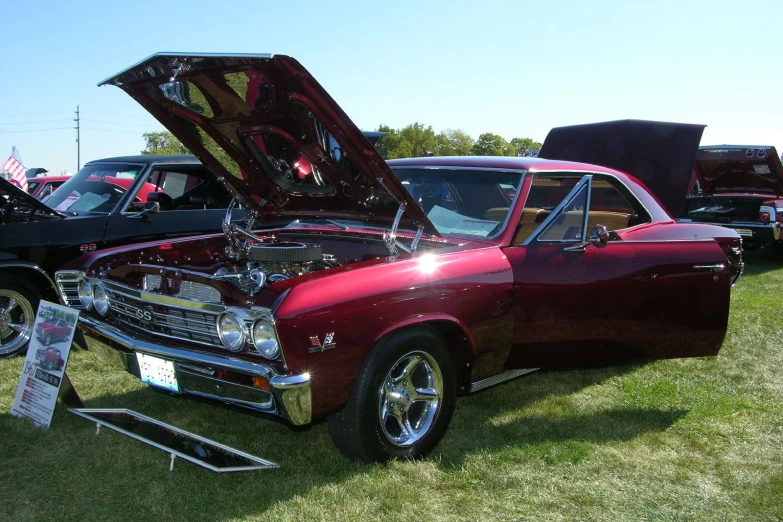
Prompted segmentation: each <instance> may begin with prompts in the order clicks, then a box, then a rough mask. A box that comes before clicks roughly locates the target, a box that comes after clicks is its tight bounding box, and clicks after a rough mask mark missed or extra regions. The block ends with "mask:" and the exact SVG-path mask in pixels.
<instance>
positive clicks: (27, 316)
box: [0, 276, 41, 357]
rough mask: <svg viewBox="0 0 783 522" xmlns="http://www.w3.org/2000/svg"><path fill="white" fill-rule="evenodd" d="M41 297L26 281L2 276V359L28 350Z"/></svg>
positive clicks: (0, 292)
mask: <svg viewBox="0 0 783 522" xmlns="http://www.w3.org/2000/svg"><path fill="white" fill-rule="evenodd" d="M40 300H41V295H40V294H39V293H38V291H37V290H36V289H35V288H33V287H32V286H30V285H28V284H27V283H25V282H24V281H12V280H11V279H9V278H8V277H7V276H0V357H10V356H11V355H15V354H17V353H22V352H24V351H25V350H27V344H28V342H29V341H30V337H31V336H32V333H33V322H34V321H35V310H36V308H38V302H39V301H40Z"/></svg>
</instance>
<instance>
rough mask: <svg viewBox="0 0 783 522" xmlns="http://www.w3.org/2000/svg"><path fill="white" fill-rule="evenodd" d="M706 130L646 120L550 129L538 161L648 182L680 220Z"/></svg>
mask: <svg viewBox="0 0 783 522" xmlns="http://www.w3.org/2000/svg"><path fill="white" fill-rule="evenodd" d="M704 127H705V125H693V124H685V123H669V122H660V121H645V120H618V121H607V122H602V123H589V124H586V125H571V126H568V127H556V128H554V129H552V130H551V131H549V134H548V135H547V137H546V140H544V144H543V145H542V147H541V152H540V153H539V155H538V157H539V158H546V159H558V160H567V161H578V162H581V163H592V164H593V165H602V166H604V167H609V168H612V169H617V170H621V171H623V172H627V173H628V174H630V175H632V176H634V177H635V178H636V179H638V180H640V181H641V182H642V183H644V184H645V185H646V186H647V188H649V189H650V190H651V191H652V193H653V194H655V196H656V197H657V198H658V200H659V201H660V202H661V203H662V204H663V206H664V207H665V208H666V210H667V211H668V212H669V214H671V215H672V216H675V217H676V216H680V215H682V213H683V211H684V210H685V199H686V196H687V193H688V186H689V184H690V180H691V171H692V170H693V162H694V161H695V159H696V153H697V152H698V148H699V142H700V141H701V135H702V133H703V132H704Z"/></svg>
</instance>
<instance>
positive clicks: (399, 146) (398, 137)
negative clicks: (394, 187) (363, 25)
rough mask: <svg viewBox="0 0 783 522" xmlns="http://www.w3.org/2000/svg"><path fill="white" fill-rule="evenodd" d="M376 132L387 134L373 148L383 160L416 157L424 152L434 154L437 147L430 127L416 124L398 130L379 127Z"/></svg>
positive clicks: (386, 126) (385, 126)
mask: <svg viewBox="0 0 783 522" xmlns="http://www.w3.org/2000/svg"><path fill="white" fill-rule="evenodd" d="M378 131H379V132H386V133H387V134H386V136H384V137H383V138H381V139H380V140H379V141H378V143H377V144H376V147H375V148H376V149H378V153H379V154H380V155H381V157H382V158H383V159H394V158H413V157H418V156H421V155H422V154H424V153H425V152H435V150H436V147H437V142H436V140H435V131H434V130H432V126H428V127H425V126H424V125H423V124H421V123H418V122H417V123H414V124H412V125H408V126H407V127H403V128H402V129H399V130H394V129H392V128H391V127H389V126H388V125H379V126H378Z"/></svg>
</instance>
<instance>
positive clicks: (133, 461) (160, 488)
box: [0, 251, 783, 521]
mask: <svg viewBox="0 0 783 522" xmlns="http://www.w3.org/2000/svg"><path fill="white" fill-rule="evenodd" d="M746 261H747V270H746V275H745V277H743V279H742V281H741V282H740V283H739V285H738V287H737V288H735V289H734V291H733V296H732V312H731V319H730V324H729V334H728V336H727V338H726V341H725V342H724V345H723V349H722V350H721V353H720V355H719V356H718V357H716V358H708V359H685V360H670V361H661V362H656V363H652V364H646V365H638V366H630V367H627V366H626V367H612V368H603V369H595V370H574V371H561V372H541V373H537V374H532V375H529V376H527V377H523V378H521V379H518V380H516V381H513V382H511V383H507V384H504V385H501V386H498V387H495V388H493V389H490V390H487V391H486V392H483V393H479V394H477V395H474V396H470V397H466V398H462V399H460V400H459V401H458V402H457V409H456V413H455V416H454V419H453V421H452V423H451V427H450V428H449V431H448V433H447V435H446V437H445V438H444V440H443V441H442V442H441V444H440V445H439V446H438V447H437V448H436V450H435V452H433V454H432V455H431V456H430V458H429V459H427V460H423V461H418V462H393V463H389V464H384V465H375V466H370V465H364V464H359V463H356V462H352V461H349V460H347V459H345V458H344V457H342V455H341V454H340V453H339V452H338V451H337V449H336V448H335V447H334V446H333V445H332V442H331V440H330V438H329V435H328V433H327V429H326V425H325V424H324V423H320V424H316V425H314V426H312V427H311V428H310V429H307V430H303V431H294V430H293V429H291V428H289V427H288V426H287V425H285V424H283V423H280V422H274V421H271V420H269V419H268V418H265V417H261V418H259V417H256V416H253V415H249V414H245V413H241V412H238V411H231V410H227V409H225V408H223V407H221V406H218V405H215V404H211V403H205V402H199V401H195V400H189V399H186V398H175V397H171V396H169V395H166V394H164V393H160V392H157V391H155V390H152V389H150V388H147V387H146V386H144V385H142V384H140V383H139V382H137V381H136V380H135V379H134V378H132V377H130V376H128V375H127V374H125V373H123V372H117V371H111V370H109V368H108V366H106V365H104V363H103V361H102V360H101V359H100V358H99V357H97V356H96V355H95V354H93V353H90V352H84V351H74V352H73V353H72V355H71V361H70V362H69V365H68V366H69V374H70V376H71V379H72V380H73V382H74V385H75V386H76V388H77V390H78V391H79V393H80V394H81V396H82V398H83V399H84V400H85V403H86V406H87V407H94V408H95V407H115V408H129V409H132V410H135V411H138V412H140V413H144V414H146V415H150V416H152V417H155V418H157V419H160V420H163V421H165V422H169V423H172V424H174V425H176V426H178V427H180V428H183V429H186V430H189V431H193V432H195V433H198V434H200V435H202V436H205V437H209V438H212V439H214V440H217V441H219V442H222V443H225V444H228V445H232V446H234V447H236V448H238V449H241V450H244V451H247V452H249V453H252V454H255V455H258V456H261V457H264V458H267V459H270V460H273V461H276V462H279V463H280V464H281V465H282V467H281V468H280V469H277V470H270V471H259V472H252V473H238V474H225V475H220V474H216V473H212V472H210V471H208V470H205V469H202V468H199V467H197V466H195V465H192V464H189V463H187V462H185V461H181V460H178V461H177V462H176V464H175V466H174V472H173V473H169V472H168V464H169V459H168V456H167V455H166V454H165V453H163V452H161V451H158V450H156V449H153V448H151V447H149V446H146V445H144V444H142V443H140V442H137V441H135V440H132V439H130V438H128V437H125V436H123V435H120V434H118V433H114V432H111V431H109V430H108V429H104V430H101V433H100V435H98V436H96V435H95V427H94V425H92V424H90V423H89V422H88V421H86V420H84V419H81V418H79V417H76V416H75V415H72V414H70V413H68V412H67V411H66V410H65V407H64V406H63V405H58V409H57V411H56V413H55V416H54V420H53V423H52V427H51V429H50V430H49V431H44V430H40V429H37V428H34V427H33V426H32V425H31V424H30V423H28V422H26V421H24V420H20V419H17V418H15V417H11V416H10V415H9V413H8V412H9V410H10V409H11V402H12V400H13V394H14V391H15V389H16V385H17V382H18V378H19V373H20V371H21V365H22V359H21V358H19V357H17V358H14V359H11V360H0V520H9V521H11V520H14V521H16V520H156V521H160V520H309V519H316V520H319V519H325V520H379V521H380V520H383V521H387V520H406V521H413V520H436V521H437V520H566V521H570V520H611V521H618V520H632V521H638V520H710V521H712V520H742V521H746V520H781V519H783V376H782V375H781V371H782V370H783V364H782V363H783V346H782V345H783V252H781V251H769V252H767V251H760V252H755V253H750V254H747V255H746Z"/></svg>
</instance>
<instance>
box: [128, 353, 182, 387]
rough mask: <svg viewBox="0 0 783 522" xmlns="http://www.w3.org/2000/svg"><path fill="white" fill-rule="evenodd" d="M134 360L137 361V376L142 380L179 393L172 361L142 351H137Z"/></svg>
mask: <svg viewBox="0 0 783 522" xmlns="http://www.w3.org/2000/svg"><path fill="white" fill-rule="evenodd" d="M136 360H137V361H138V362H139V376H140V377H141V380H142V382H146V383H147V384H150V385H152V386H158V387H159V388H164V389H166V390H169V391H173V392H177V393H179V384H178V383H177V374H176V373H175V372H174V363H173V362H171V361H167V360H165V359H159V358H158V357H153V356H152V355H146V354H143V353H137V354H136Z"/></svg>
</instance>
